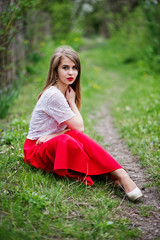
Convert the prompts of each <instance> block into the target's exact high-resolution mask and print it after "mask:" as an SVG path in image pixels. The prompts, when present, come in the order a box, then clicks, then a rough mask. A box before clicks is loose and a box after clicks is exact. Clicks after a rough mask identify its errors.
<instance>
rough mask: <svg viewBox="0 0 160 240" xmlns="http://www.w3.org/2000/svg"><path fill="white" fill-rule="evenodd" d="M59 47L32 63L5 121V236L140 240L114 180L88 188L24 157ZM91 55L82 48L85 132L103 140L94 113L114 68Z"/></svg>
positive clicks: (0, 229) (1, 227)
mask: <svg viewBox="0 0 160 240" xmlns="http://www.w3.org/2000/svg"><path fill="white" fill-rule="evenodd" d="M54 48H55V46H54V45H53V44H51V43H49V44H46V45H44V46H43V47H42V49H41V53H42V55H43V56H42V59H41V61H38V62H37V63H34V67H33V66H32V65H30V66H32V71H31V72H32V73H31V72H30V73H31V74H30V75H28V76H27V77H26V80H25V84H24V86H23V87H22V88H21V92H20V94H19V96H18V98H17V99H16V100H15V101H14V104H13V107H12V108H11V109H10V111H9V114H8V117H7V118H6V119H5V120H3V121H1V123H2V129H1V145H0V168H1V176H0V178H1V181H0V188H1V201H0V217H1V222H0V236H1V239H3V240H4V239H5V240H14V239H17V240H21V239H24V240H25V239H26V240H30V239H33V240H35V239H37V240H38V239H39V240H43V239H44V240H45V239H47V240H49V239H96V240H98V239H118V240H119V239H136V237H137V236H140V232H139V231H137V229H136V228H133V227H132V225H131V224H130V223H129V221H128V220H127V219H125V218H122V217H121V211H122V210H121V200H122V198H121V197H119V193H118V191H113V185H112V184H110V183H107V182H105V181H103V180H101V181H100V180H98V179H97V180H96V179H95V184H94V185H93V186H92V187H87V186H85V185H83V184H80V183H77V182H76V181H74V180H72V181H71V180H69V179H66V178H60V177H58V176H56V175H53V174H48V173H44V172H42V171H41V170H37V169H35V168H32V167H30V166H28V165H26V164H25V163H24V162H23V143H24V141H25V138H26V135H27V131H28V124H29V119H30V115H31V112H32V110H33V107H34V105H35V103H36V98H37V95H38V93H39V92H40V90H41V88H42V86H43V82H44V81H45V79H46V75H47V71H48V66H49V60H50V57H51V55H52V52H51V49H52V51H53V49H54ZM85 54H86V56H87V52H86V53H84V52H83V53H81V58H82V63H83V68H84V72H85V73H84V74H83V77H82V79H83V80H82V96H83V103H82V114H83V117H84V119H85V127H86V130H85V132H86V133H87V134H89V135H90V136H91V137H93V138H94V139H95V140H97V141H98V142H101V141H102V138H101V136H97V134H96V133H95V130H94V123H95V122H96V119H95V118H94V113H95V111H97V109H98V107H99V106H100V105H101V104H102V103H103V102H104V101H105V99H106V97H103V94H105V91H106V87H107V88H110V87H111V86H112V84H111V83H110V82H106V81H105V77H106V76H107V75H108V73H106V74H107V75H105V76H104V70H103V71H102V69H101V68H100V67H97V66H95V65H94V64H93V63H92V62H91V59H90V58H89V55H88V57H87V58H86V56H85ZM93 60H94V59H93ZM93 62H94V61H93ZM29 69H30V67H29ZM85 70H87V71H85ZM89 70H90V71H89ZM109 76H110V73H109V75H108V77H109ZM102 78H103V81H101V79H102ZM99 81H101V84H99ZM91 114H92V117H90V115H91Z"/></svg>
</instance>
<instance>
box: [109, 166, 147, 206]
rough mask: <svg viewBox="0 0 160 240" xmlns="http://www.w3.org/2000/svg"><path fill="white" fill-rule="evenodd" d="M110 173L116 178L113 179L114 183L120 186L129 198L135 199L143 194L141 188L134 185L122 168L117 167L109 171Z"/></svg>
mask: <svg viewBox="0 0 160 240" xmlns="http://www.w3.org/2000/svg"><path fill="white" fill-rule="evenodd" d="M111 174H112V175H113V176H114V177H115V178H116V179H117V180H116V181H115V183H116V185H117V186H118V185H119V186H121V187H122V189H123V190H124V191H125V193H126V195H127V196H128V198H129V199H130V200H132V201H135V200H137V199H138V198H140V197H142V196H143V194H142V192H141V190H140V189H139V188H138V187H137V186H136V184H135V183H134V182H133V181H132V179H131V178H130V177H129V175H128V174H127V172H126V171H125V170H124V169H123V168H120V169H117V170H115V171H113V172H111Z"/></svg>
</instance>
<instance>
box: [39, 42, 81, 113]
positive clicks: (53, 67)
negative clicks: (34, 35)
mask: <svg viewBox="0 0 160 240" xmlns="http://www.w3.org/2000/svg"><path fill="white" fill-rule="evenodd" d="M62 57H68V58H69V59H70V60H72V61H73V62H74V63H75V65H76V67H77V70H78V75H77V78H76V80H75V81H74V83H72V84H71V85H70V86H71V87H72V88H73V90H74V91H75V92H76V105H77V107H78V109H80V106H81V92H80V75H81V64H80V59H79V56H78V54H77V53H76V52H75V51H74V50H73V49H72V48H71V47H70V46H61V47H59V48H57V49H56V50H55V52H54V54H53V56H52V58H51V61H50V67H49V72H48V77H47V79H46V83H45V85H44V87H43V89H42V92H41V93H40V94H39V96H38V99H39V98H40V97H41V95H42V93H43V92H44V91H45V90H46V89H47V88H49V87H50V86H53V85H54V84H55V83H56V79H57V77H58V73H57V69H58V66H59V64H60V63H61V59H62Z"/></svg>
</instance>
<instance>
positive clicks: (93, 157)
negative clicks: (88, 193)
mask: <svg viewBox="0 0 160 240" xmlns="http://www.w3.org/2000/svg"><path fill="white" fill-rule="evenodd" d="M24 161H25V162H26V163H28V164H30V165H32V166H34V167H36V168H40V169H43V170H44V171H48V172H55V173H56V174H58V175H60V176H67V177H71V178H76V179H78V181H80V182H83V183H86V184H87V185H92V184H93V181H92V179H91V177H90V176H91V175H100V174H106V173H109V172H112V171H114V170H116V169H119V168H122V167H121V165H120V164H119V163H117V162H116V160H115V159H114V158H113V157H112V156H111V155H110V154H109V153H108V152H107V151H106V150H104V149H103V148H102V147H101V146H100V145H99V144H97V143H96V142H95V141H94V140H92V139H91V138H89V137H88V136H87V135H85V134H84V133H82V132H78V131H75V130H69V131H67V132H65V133H64V134H61V135H59V136H56V137H54V138H52V139H50V140H49V141H47V142H45V143H42V144H40V145H36V140H30V139H26V141H25V143H24Z"/></svg>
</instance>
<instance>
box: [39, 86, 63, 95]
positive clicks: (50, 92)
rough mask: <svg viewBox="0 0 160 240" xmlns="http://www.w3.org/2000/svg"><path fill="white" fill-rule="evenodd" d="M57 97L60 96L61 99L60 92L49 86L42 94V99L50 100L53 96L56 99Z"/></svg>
mask: <svg viewBox="0 0 160 240" xmlns="http://www.w3.org/2000/svg"><path fill="white" fill-rule="evenodd" d="M58 95H60V96H61V97H62V96H63V94H62V93H61V91H60V90H59V89H57V88H56V87H54V86H51V87H49V88H47V89H46V90H45V91H44V92H43V94H42V98H52V97H54V96H56V97H57V96H58Z"/></svg>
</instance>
